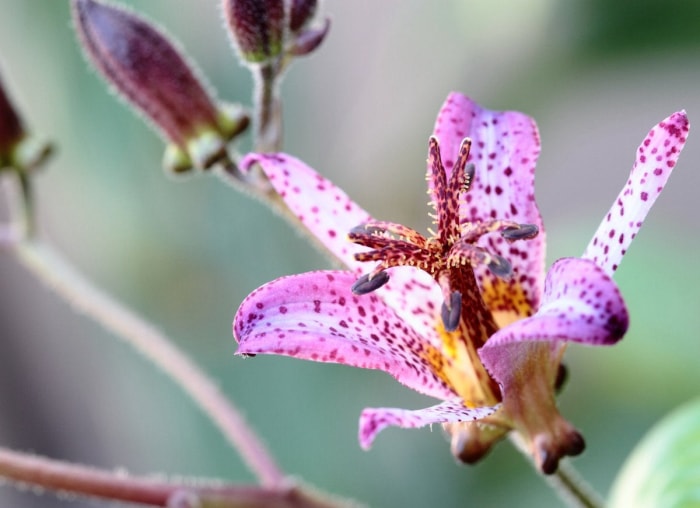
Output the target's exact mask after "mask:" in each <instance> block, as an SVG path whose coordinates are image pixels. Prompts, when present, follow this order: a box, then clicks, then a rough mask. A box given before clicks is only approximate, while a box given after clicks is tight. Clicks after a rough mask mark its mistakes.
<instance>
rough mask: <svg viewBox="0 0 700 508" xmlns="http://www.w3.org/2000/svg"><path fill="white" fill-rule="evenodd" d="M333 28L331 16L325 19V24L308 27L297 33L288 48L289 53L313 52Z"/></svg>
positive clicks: (298, 54) (297, 54)
mask: <svg viewBox="0 0 700 508" xmlns="http://www.w3.org/2000/svg"><path fill="white" fill-rule="evenodd" d="M330 28H331V20H330V18H326V19H325V20H324V21H323V26H321V27H318V28H308V29H306V30H303V31H302V32H300V33H299V34H298V35H295V37H294V39H293V40H292V42H291V44H290V45H289V47H288V48H287V54H289V55H293V56H303V55H308V54H309V53H311V52H313V51H314V50H315V49H316V48H317V47H318V46H319V45H320V44H321V43H322V42H323V40H324V39H325V38H326V35H327V34H328V31H329V30H330Z"/></svg>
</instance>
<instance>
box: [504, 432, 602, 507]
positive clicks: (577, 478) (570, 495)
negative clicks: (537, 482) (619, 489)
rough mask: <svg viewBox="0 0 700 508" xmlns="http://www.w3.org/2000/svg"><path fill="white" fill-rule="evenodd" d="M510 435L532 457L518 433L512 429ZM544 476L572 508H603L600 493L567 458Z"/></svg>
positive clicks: (529, 457) (515, 444)
mask: <svg viewBox="0 0 700 508" xmlns="http://www.w3.org/2000/svg"><path fill="white" fill-rule="evenodd" d="M508 436H509V437H510V441H511V442H512V443H513V445H514V446H515V447H516V448H517V449H518V450H519V451H520V452H521V453H522V454H523V455H525V456H526V457H528V459H531V458H532V456H531V455H530V452H529V451H528V449H527V447H526V446H525V443H524V441H523V439H522V438H521V437H520V435H519V434H518V433H516V432H515V431H512V432H511V433H510V434H509V435H508ZM531 462H532V461H531ZM544 478H545V480H546V481H547V483H548V484H549V485H550V486H551V487H552V489H553V490H554V491H555V492H556V493H557V495H558V496H559V498H560V499H561V500H562V501H564V502H565V503H566V504H567V505H568V506H571V507H572V508H602V507H603V506H604V503H603V500H602V497H601V496H600V494H598V493H597V492H596V491H595V490H594V489H593V487H591V486H590V485H589V484H588V482H586V480H584V478H583V477H582V476H581V474H580V473H579V472H578V471H576V469H574V467H573V466H572V465H571V464H570V463H569V462H568V461H566V460H562V461H560V462H559V467H558V468H557V471H556V472H555V473H554V474H552V475H548V476H545V477H544Z"/></svg>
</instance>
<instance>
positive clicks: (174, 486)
mask: <svg viewBox="0 0 700 508" xmlns="http://www.w3.org/2000/svg"><path fill="white" fill-rule="evenodd" d="M0 476H2V477H4V478H6V479H8V480H11V481H14V482H17V483H19V484H24V485H30V486H34V487H41V488H43V489H47V490H51V491H53V492H62V493H68V494H73V495H80V496H86V497H93V498H101V499H109V500H112V501H121V502H127V503H138V504H142V505H149V506H164V507H171V506H172V507H180V506H192V507H201V508H204V507H211V508H215V507H216V508H225V507H230V508H234V507H236V508H241V507H249V508H254V507H259V508H263V507H264V508H268V507H277V508H292V507H296V508H302V507H304V508H331V507H340V506H349V502H347V501H341V500H334V499H328V498H324V497H322V496H320V495H318V494H316V493H313V492H310V491H308V490H306V489H302V488H299V487H295V486H293V485H286V486H285V485H278V486H277V487H275V488H261V487H248V486H234V485H222V484H210V485H207V484H206V483H202V481H194V480H192V481H191V482H189V483H188V482H183V481H178V482H172V483H171V482H167V481H162V480H151V479H146V478H138V477H133V476H128V475H126V474H124V473H122V472H119V473H118V472H113V471H105V470H100V469H96V468H92V467H87V466H83V465H78V464H70V463H66V462H62V461H58V460H53V459H48V458H46V457H40V456H37V455H31V454H28V453H22V452H17V451H13V450H8V449H6V448H0Z"/></svg>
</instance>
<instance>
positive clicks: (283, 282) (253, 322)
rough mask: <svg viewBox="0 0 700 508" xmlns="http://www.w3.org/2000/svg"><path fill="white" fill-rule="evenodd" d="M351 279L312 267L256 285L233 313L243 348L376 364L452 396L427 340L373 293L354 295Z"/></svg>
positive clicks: (420, 387) (418, 386)
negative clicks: (431, 357) (436, 368)
mask: <svg viewBox="0 0 700 508" xmlns="http://www.w3.org/2000/svg"><path fill="white" fill-rule="evenodd" d="M354 280H355V275H354V274H353V273H352V272H341V271H323V272H309V273H303V274H300V275H294V276H290V277H282V278H280V279H277V280H275V281H272V282H270V283H268V284H266V285H264V286H262V287H260V288H258V289H256V290H255V291H254V292H253V293H251V294H250V295H249V296H248V297H247V298H246V299H245V300H244V301H243V303H242V304H241V306H240V308H239V309H238V312H237V313H236V317H235V319H234V323H233V332H234V336H235V337H236V339H237V340H238V342H239V347H238V353H239V354H259V353H263V354H264V353H268V354H278V355H285V356H292V357H295V358H302V359H305V360H313V361H317V362H328V363H340V364H344V365H350V366H353V367H360V368H366V369H379V370H383V371H385V372H387V373H389V374H391V375H392V376H394V377H395V378H396V379H397V380H398V381H399V382H401V383H403V384H405V385H406V386H408V387H409V388H412V389H414V390H416V391H418V392H420V393H423V394H425V395H429V396H432V397H435V398H438V399H446V398H450V397H454V395H455V394H454V392H453V391H452V389H451V388H450V387H448V386H447V385H446V384H445V382H444V381H443V380H442V379H440V378H439V377H437V376H436V375H435V373H434V372H433V370H432V369H431V368H430V365H429V364H428V362H427V360H426V358H428V357H429V351H428V348H429V347H430V346H429V344H427V343H426V342H425V340H424V339H423V338H422V337H421V336H420V335H418V334H417V333H416V332H415V330H413V329H412V328H411V327H410V326H408V325H407V324H406V323H405V322H404V321H403V320H402V319H401V318H400V317H399V316H397V315H396V313H395V312H394V311H393V309H391V308H390V307H388V306H387V305H386V304H385V303H384V302H383V301H382V300H381V299H379V298H378V297H377V295H376V294H370V295H365V296H359V297H358V296H356V295H354V294H352V292H351V291H350V286H351V285H352V283H353V282H354Z"/></svg>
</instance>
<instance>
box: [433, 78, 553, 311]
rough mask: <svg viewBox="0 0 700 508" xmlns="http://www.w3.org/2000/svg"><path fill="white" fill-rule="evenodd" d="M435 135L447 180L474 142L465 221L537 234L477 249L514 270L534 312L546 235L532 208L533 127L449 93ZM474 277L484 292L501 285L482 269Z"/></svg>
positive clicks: (490, 241)
mask: <svg viewBox="0 0 700 508" xmlns="http://www.w3.org/2000/svg"><path fill="white" fill-rule="evenodd" d="M433 135H434V136H435V137H436V138H437V139H438V140H439V143H440V151H441V155H442V162H443V164H444V166H445V169H446V170H447V172H448V174H449V172H450V171H451V169H452V167H453V166H454V162H455V159H456V157H457V155H458V153H459V147H460V144H461V142H462V139H463V138H465V137H470V138H471V139H472V145H471V150H470V155H469V159H468V161H469V162H470V163H473V164H474V165H475V170H476V172H475V176H474V181H473V183H472V184H471V190H470V191H469V192H468V193H467V195H466V197H465V202H464V203H463V204H462V215H463V220H467V221H470V222H479V221H484V220H491V219H494V218H497V219H502V220H512V221H514V222H517V223H521V224H534V225H536V226H537V227H538V228H539V231H540V232H539V235H538V236H537V237H536V238H534V239H533V240H529V241H527V242H523V243H519V242H518V243H514V244H511V243H508V242H507V241H506V240H505V239H503V238H502V237H500V236H499V235H486V236H484V237H483V238H482V239H481V240H479V245H481V246H482V247H485V248H486V249H487V250H489V252H495V253H496V254H498V255H500V256H503V257H505V258H506V259H508V260H509V261H510V262H511V263H512V264H513V269H514V272H515V273H516V274H517V277H516V279H515V280H516V281H517V282H518V283H519V285H520V286H521V287H522V289H523V291H524V293H525V299H526V300H527V301H528V303H529V306H530V307H531V308H537V305H538V304H539V298H540V295H541V292H542V283H543V277H542V276H543V274H544V254H545V253H544V251H545V235H544V226H543V224H542V217H541V216H540V212H539V210H538V208H537V204H536V203H535V190H534V186H535V164H536V163H537V157H538V156H539V153H540V137H539V133H538V131H537V125H536V124H535V121H534V120H533V119H532V118H530V117H529V116H527V115H524V114H523V113H518V112H516V111H490V110H488V109H484V108H482V107H481V106H479V105H478V104H477V103H476V102H474V101H473V100H471V99H470V98H469V97H467V96H465V95H462V94H460V93H455V92H453V93H451V94H450V95H449V96H448V97H447V99H446V101H445V103H444V104H443V106H442V108H441V109H440V112H439V113H438V117H437V120H436V122H435V129H434V131H433ZM476 274H477V276H478V278H479V280H480V283H481V284H482V286H483V285H484V284H487V285H493V284H499V282H498V281H497V280H496V277H495V276H494V275H493V274H491V273H490V272H489V271H488V269H486V268H485V267H479V268H478V269H477V270H476ZM486 303H487V305H488V304H489V302H486Z"/></svg>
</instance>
